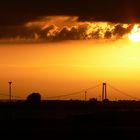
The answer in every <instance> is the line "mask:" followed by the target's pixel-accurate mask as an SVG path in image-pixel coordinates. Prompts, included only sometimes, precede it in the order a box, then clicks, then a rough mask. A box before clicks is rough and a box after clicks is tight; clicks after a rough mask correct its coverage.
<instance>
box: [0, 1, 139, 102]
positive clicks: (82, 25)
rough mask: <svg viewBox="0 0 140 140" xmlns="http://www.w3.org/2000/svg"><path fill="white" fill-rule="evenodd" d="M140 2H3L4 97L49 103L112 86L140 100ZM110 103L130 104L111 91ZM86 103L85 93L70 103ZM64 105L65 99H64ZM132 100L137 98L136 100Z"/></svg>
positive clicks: (0, 70)
mask: <svg viewBox="0 0 140 140" xmlns="http://www.w3.org/2000/svg"><path fill="white" fill-rule="evenodd" d="M139 9H140V2H139V1H138V0H137V1H136V0H133V1H129V0H127V1H126V0H102V1H99V0H94V1H91V0H86V1H85V0H83V1H81V0H67V1H66V0H59V1H57V0H36V1H33V0H28V1H27V0H24V1H18V0H13V1H8V0H5V1H1V2H0V79H1V80H0V83H1V84H0V93H1V94H4V95H6V96H2V95H1V96H0V97H1V98H2V99H3V98H6V99H7V98H8V97H7V95H8V81H12V95H13V96H14V97H13V98H16V97H22V98H24V99H25V98H26V97H27V96H28V94H30V93H32V92H39V93H41V95H42V97H43V99H48V97H52V96H59V95H65V94H71V93H75V92H79V91H81V90H82V91H84V90H86V89H87V88H89V87H93V86H96V85H98V84H100V87H99V88H97V89H95V90H89V91H88V99H90V98H92V97H95V98H97V99H99V96H101V84H102V82H107V83H108V85H113V87H116V88H117V89H119V90H122V91H123V93H124V94H125V93H126V94H127V93H128V94H129V95H131V96H134V97H137V98H140V94H139V93H140V88H139V81H140V76H139V72H140V66H139V62H140V56H139V52H140V43H139V42H140V24H139V23H140V13H139ZM107 91H108V98H109V99H111V100H114V99H116V98H117V99H130V98H129V97H128V96H124V95H121V94H119V93H117V92H116V91H113V89H111V88H109V87H108V90H107ZM71 98H72V99H82V100H83V99H84V93H80V94H78V95H75V96H72V97H68V98H67V99H71ZM64 99H65V98H64ZM131 99H132V98H131Z"/></svg>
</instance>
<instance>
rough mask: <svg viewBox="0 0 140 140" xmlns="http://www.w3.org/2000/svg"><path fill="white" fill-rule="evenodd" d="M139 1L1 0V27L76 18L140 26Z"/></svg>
mask: <svg viewBox="0 0 140 140" xmlns="http://www.w3.org/2000/svg"><path fill="white" fill-rule="evenodd" d="M139 9H140V2H139V1H138V0H23V1H20V0H11V1H10V0H1V1H0V25H21V24H23V23H25V22H28V21H32V20H34V19H37V18H39V17H42V16H48V15H70V16H73V15H76V16H79V20H80V21H90V20H92V21H93V20H94V21H111V22H117V23H118V22H120V23H121V22H125V23H127V22H140V12H139Z"/></svg>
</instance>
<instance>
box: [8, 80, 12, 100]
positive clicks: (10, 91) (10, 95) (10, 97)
mask: <svg viewBox="0 0 140 140" xmlns="http://www.w3.org/2000/svg"><path fill="white" fill-rule="evenodd" d="M11 89H12V82H11V81H10V82H9V101H10V102H11V100H12V90H11Z"/></svg>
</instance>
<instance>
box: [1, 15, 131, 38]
mask: <svg viewBox="0 0 140 140" xmlns="http://www.w3.org/2000/svg"><path fill="white" fill-rule="evenodd" d="M132 28H133V25H131V24H116V23H109V22H79V21H78V17H70V16H55V17H53V16H49V17H44V18H42V19H39V20H36V21H34V22H28V23H26V24H25V25H18V26H0V39H1V40H3V39H4V40H5V39H12V40H19V41H20V40H21V39H24V40H39V41H61V40H87V39H118V38H123V37H124V36H125V35H127V34H128V33H130V32H131V30H132Z"/></svg>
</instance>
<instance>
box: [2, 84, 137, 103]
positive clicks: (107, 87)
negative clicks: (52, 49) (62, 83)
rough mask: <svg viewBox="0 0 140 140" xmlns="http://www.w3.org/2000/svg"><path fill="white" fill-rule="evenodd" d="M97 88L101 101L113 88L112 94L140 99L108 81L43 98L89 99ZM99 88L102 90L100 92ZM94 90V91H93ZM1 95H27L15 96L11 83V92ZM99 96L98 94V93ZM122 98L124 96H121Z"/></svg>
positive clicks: (93, 95) (106, 97)
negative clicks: (75, 97) (81, 97)
mask: <svg viewBox="0 0 140 140" xmlns="http://www.w3.org/2000/svg"><path fill="white" fill-rule="evenodd" d="M95 89H96V90H97V89H98V95H99V101H103V100H106V99H109V100H110V98H109V97H108V93H109V92H108V91H109V90H112V92H111V93H109V94H110V95H113V94H120V95H121V96H123V97H125V98H126V97H127V98H128V99H133V100H139V98H137V97H135V96H133V95H131V94H129V93H126V92H124V91H122V90H120V89H118V88H116V87H114V86H112V85H110V84H107V83H105V82H104V83H100V84H97V85H94V86H91V87H89V88H85V89H83V90H80V91H76V92H72V93H68V94H61V95H58V96H49V97H43V99H44V100H45V99H46V100H60V99H65V98H67V99H72V97H74V96H77V95H78V96H79V95H83V97H84V100H85V101H86V100H88V95H89V94H90V95H91V96H92V98H95V92H94V90H95ZM99 90H101V91H100V92H99ZM91 91H92V93H91ZM0 96H4V97H7V99H8V100H10V101H11V98H12V99H19V100H23V99H25V98H26V97H20V96H13V95H12V93H11V85H10V90H9V94H3V93H0ZM96 96H97V95H96ZM121 99H122V98H121ZM115 100H117V96H115Z"/></svg>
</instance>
